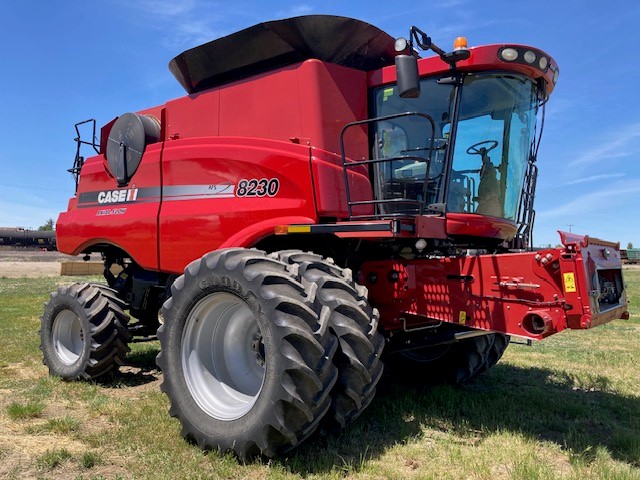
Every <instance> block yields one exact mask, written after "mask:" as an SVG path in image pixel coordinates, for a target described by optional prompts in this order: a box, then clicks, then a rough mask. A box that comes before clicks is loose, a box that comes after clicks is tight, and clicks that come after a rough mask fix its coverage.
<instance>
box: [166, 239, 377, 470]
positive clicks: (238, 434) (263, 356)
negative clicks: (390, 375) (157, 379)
mask: <svg viewBox="0 0 640 480" xmlns="http://www.w3.org/2000/svg"><path fill="white" fill-rule="evenodd" d="M311 270H318V271H317V272H316V273H317V275H318V276H319V277H321V278H312V276H313V275H312V272H311ZM325 284H326V285H325ZM334 290H339V291H342V292H345V293H344V294H341V293H339V292H334ZM359 291H360V293H358V288H357V286H356V285H355V284H354V283H353V281H352V280H351V279H350V277H349V275H348V273H347V271H346V270H343V269H339V268H338V267H335V266H334V265H333V264H332V263H330V262H327V261H325V260H323V259H322V258H321V257H318V256H315V255H313V254H304V253H303V252H299V251H290V252H279V253H276V254H272V255H267V254H265V253H264V252H261V251H258V250H246V249H229V250H222V251H216V252H212V253H210V254H207V255H205V256H204V257H203V258H201V259H199V260H196V261H194V262H192V263H191V264H189V266H187V268H186V269H185V273H184V275H183V276H181V277H179V278H178V279H177V280H176V282H175V283H174V284H173V286H172V292H171V298H170V299H169V300H167V302H166V303H165V305H164V307H163V315H164V318H165V323H164V325H163V326H162V327H161V328H160V330H159V331H158V338H159V340H160V342H161V344H162V348H161V351H160V354H159V355H158V359H157V362H158V365H159V366H160V367H161V369H162V370H163V373H164V380H163V383H162V386H161V388H162V391H163V392H165V393H166V394H167V395H168V397H169V400H170V403H171V407H170V413H171V415H173V416H175V417H178V418H179V419H180V421H181V423H182V429H183V430H182V433H183V435H184V436H185V437H187V438H189V439H191V440H193V441H194V442H196V443H197V444H198V445H199V446H200V447H201V448H205V449H216V450H220V451H222V452H227V451H231V452H234V453H235V454H236V455H238V456H239V457H240V458H242V459H249V458H252V457H254V456H257V455H264V456H269V457H270V456H274V455H277V454H279V453H282V452H286V451H287V450H289V449H291V448H293V447H295V446H296V445H298V444H299V443H300V442H301V441H303V440H304V439H305V438H307V437H308V436H309V435H311V434H312V433H313V432H314V431H315V430H316V429H318V427H319V426H322V429H326V430H336V429H339V428H340V427H342V426H344V425H346V424H347V423H349V422H351V421H353V420H354V419H355V418H357V416H358V415H359V414H360V413H361V412H362V410H363V409H364V408H365V407H366V406H367V405H368V404H369V403H370V401H371V398H372V397H373V392H374V391H375V384H376V383H377V382H378V380H379V378H380V375H381V373H382V364H381V363H380V360H379V354H380V351H381V348H382V347H381V345H382V343H381V342H382V339H381V337H379V334H378V332H377V312H376V313H375V314H374V311H373V309H371V307H370V306H369V305H368V303H367V302H366V299H365V296H366V291H363V290H362V289H361V288H360V290H359ZM345 311H346V312H348V313H347V315H346V317H347V320H346V321H345V320H344V318H343V317H344V313H343V312H345ZM356 311H357V315H359V317H357V315H356V313H355V312H356ZM356 317H357V318H356ZM352 337H354V338H356V340H353V339H352ZM354 350H356V351H357V352H356V353H354Z"/></svg>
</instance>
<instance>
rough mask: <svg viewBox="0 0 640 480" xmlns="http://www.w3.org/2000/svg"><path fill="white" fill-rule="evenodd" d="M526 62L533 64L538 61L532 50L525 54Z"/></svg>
mask: <svg viewBox="0 0 640 480" xmlns="http://www.w3.org/2000/svg"><path fill="white" fill-rule="evenodd" d="M524 61H525V62H527V63H533V62H535V61H536V54H535V53H533V52H532V51H531V50H527V51H526V52H524Z"/></svg>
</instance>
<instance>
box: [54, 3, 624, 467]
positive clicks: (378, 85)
mask: <svg viewBox="0 0 640 480" xmlns="http://www.w3.org/2000/svg"><path fill="white" fill-rule="evenodd" d="M418 49H422V50H429V49H430V50H432V51H434V52H435V53H436V55H435V56H432V57H429V58H419V56H418V53H417V51H418ZM169 68H170V70H171V71H172V73H173V74H174V75H175V76H176V78H177V79H178V81H179V82H180V83H181V84H182V85H183V87H184V88H185V89H186V91H187V93H188V95H187V96H185V97H182V98H178V99H175V100H171V101H168V102H167V103H166V104H164V105H161V106H158V107H154V108H149V109H147V110H144V111H141V112H137V113H126V114H124V115H122V116H120V117H118V118H116V119H115V120H114V121H112V122H110V123H108V124H107V125H105V126H104V127H102V129H101V132H100V135H99V136H100V142H99V146H98V142H97V138H96V134H95V122H94V136H93V139H92V141H91V142H87V141H83V140H81V139H80V135H78V138H77V139H76V140H77V142H78V153H77V155H76V162H75V165H74V167H73V168H72V169H71V172H72V173H73V174H74V175H75V178H76V185H77V191H76V194H75V196H74V197H72V198H71V199H70V201H69V207H68V209H67V211H66V212H63V213H61V214H60V217H59V219H58V222H57V240H58V248H59V250H60V251H61V252H65V253H69V254H79V253H90V252H101V253H102V255H103V258H104V263H105V270H104V272H105V279H106V283H107V285H97V284H86V283H84V284H74V285H71V286H67V287H61V288H60V289H59V290H58V291H57V292H56V293H53V294H52V296H51V300H50V301H49V303H48V304H47V305H46V307H45V311H44V315H43V316H42V329H41V340H42V351H43V354H44V359H45V363H46V364H47V365H48V367H49V370H50V372H51V373H52V374H54V375H58V376H60V377H62V378H65V379H76V378H84V379H92V378H96V377H99V376H101V375H103V374H105V373H107V372H109V371H111V370H113V369H114V368H115V369H117V368H118V366H119V365H121V364H122V363H123V362H124V361H125V355H126V353H127V352H128V350H129V348H128V346H127V344H128V342H129V341H131V340H132V338H133V337H139V338H138V339H144V338H155V337H153V336H154V335H155V333H156V330H157V336H158V338H159V340H160V344H161V350H160V353H159V355H158V359H157V362H158V365H159V366H160V368H161V369H162V371H163V376H164V378H163V383H162V390H163V391H164V392H165V393H166V394H167V395H168V397H169V399H170V402H171V409H170V413H171V415H173V416H176V417H178V418H179V419H180V421H181V422H182V425H183V434H184V435H185V436H186V437H188V438H190V439H192V440H194V441H195V442H197V444H198V445H200V446H201V447H202V448H213V449H219V450H221V451H233V452H235V453H236V454H237V455H238V456H239V457H241V458H247V457H252V456H255V455H260V454H262V455H266V456H273V455H277V454H279V453H281V452H284V451H287V450H289V449H291V448H293V447H295V446H296V445H297V444H299V443H300V442H301V441H303V440H304V439H305V438H307V437H308V436H309V435H310V434H311V433H312V432H314V431H315V430H316V429H317V428H320V429H322V430H324V431H335V430H339V429H340V428H343V427H345V426H346V425H347V424H349V423H350V422H352V421H353V420H354V419H356V418H357V417H358V416H359V415H360V414H361V413H362V411H363V410H364V409H365V408H366V407H367V405H369V403H370V402H371V400H372V398H373V396H374V394H375V388H376V384H377V382H378V380H379V379H380V377H381V374H382V363H381V355H382V351H383V347H384V351H385V362H386V363H387V364H388V365H390V366H391V367H392V368H393V367H399V368H398V372H399V374H402V373H405V374H406V375H410V376H411V377H412V378H413V379H415V381H416V382H431V381H436V380H437V381H445V382H450V383H461V382H465V381H468V380H470V379H472V378H473V377H475V376H476V375H478V374H480V373H482V372H484V371H486V370H487V369H488V368H491V367H492V366H493V365H495V363H496V362H497V361H498V360H499V358H500V357H501V355H502V353H503V352H504V350H505V348H506V347H507V345H508V343H509V338H510V337H509V336H510V335H516V336H518V337H524V338H527V339H535V340H540V339H543V338H545V337H548V336H549V335H553V334H555V333H557V332H559V331H561V330H564V329H565V328H574V329H586V328H590V327H593V326H596V325H601V324H603V323H606V322H608V321H610V320H613V319H616V318H628V312H627V301H626V295H625V290H624V285H623V279H622V270H621V261H620V250H619V245H618V244H615V243H610V242H605V241H602V240H597V239H594V238H589V237H587V236H578V235H572V234H568V233H560V236H561V241H562V244H563V247H562V248H553V249H544V250H537V251H533V249H532V248H531V247H532V240H531V232H532V227H533V221H534V209H533V200H534V191H535V184H536V176H537V168H536V163H535V161H536V155H537V151H538V145H539V142H540V136H541V130H542V127H541V125H542V120H543V117H544V105H545V103H546V101H547V100H548V98H549V96H550V94H551V92H552V91H553V88H554V86H555V84H556V81H557V79H558V67H557V65H556V63H555V61H554V60H553V59H552V58H551V57H550V56H549V55H547V54H546V53H544V52H542V51H540V50H538V49H535V48H531V47H528V46H523V45H511V44H500V45H487V46H481V47H475V48H467V45H466V40H464V39H463V38H459V39H456V42H455V46H454V50H453V51H452V52H445V51H443V50H441V49H440V48H438V47H437V46H436V45H434V44H433V43H432V42H431V39H430V38H429V37H428V36H427V35H426V34H424V33H423V32H422V31H420V30H419V29H418V28H416V27H412V28H411V29H410V35H409V38H408V40H407V39H403V38H400V39H398V40H394V39H393V38H392V37H390V36H389V35H388V34H386V33H384V32H382V31H381V30H379V29H378V28H376V27H373V26H371V25H369V24H367V23H364V22H361V21H358V20H354V19H349V18H343V17H334V16H322V15H318V16H304V17H297V18H291V19H286V20H279V21H272V22H266V23H262V24H259V25H256V26H254V27H251V28H248V29H246V30H243V31H241V32H238V33H235V34H233V35H230V36H228V37H224V38H221V39H219V40H216V41H213V42H210V43H207V44H204V45H201V46H199V47H196V48H193V49H191V50H188V51H186V52H184V53H182V54H180V55H178V56H177V57H176V58H174V59H173V60H172V61H171V62H170V64H169ZM77 128H78V126H76V129H77ZM87 143H88V144H91V145H92V146H93V147H94V148H95V150H96V155H95V156H93V157H91V158H87V159H86V160H85V159H84V158H83V157H81V156H80V147H81V145H82V144H87ZM160 311H161V315H159V312H160ZM126 312H128V313H126ZM130 318H132V319H133V320H132V321H131V322H130ZM160 319H161V320H160Z"/></svg>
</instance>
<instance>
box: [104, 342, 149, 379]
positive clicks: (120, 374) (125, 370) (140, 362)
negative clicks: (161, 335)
mask: <svg viewBox="0 0 640 480" xmlns="http://www.w3.org/2000/svg"><path fill="white" fill-rule="evenodd" d="M159 351H160V348H159V347H156V346H150V345H148V346H146V348H144V349H136V350H134V351H132V352H129V353H128V354H127V356H126V364H125V365H123V366H121V367H120V368H119V369H118V370H116V371H114V372H112V374H111V375H106V376H105V377H104V378H101V379H99V384H100V385H101V386H103V387H106V388H122V387H137V386H140V385H145V384H147V383H151V382H155V381H156V380H158V379H159V378H160V370H159V369H158V367H157V365H156V355H158V352H159Z"/></svg>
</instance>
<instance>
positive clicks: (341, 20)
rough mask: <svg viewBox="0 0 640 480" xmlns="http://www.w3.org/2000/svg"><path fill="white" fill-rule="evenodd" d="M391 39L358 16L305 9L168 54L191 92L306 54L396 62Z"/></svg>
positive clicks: (362, 62) (362, 66)
mask: <svg viewBox="0 0 640 480" xmlns="http://www.w3.org/2000/svg"><path fill="white" fill-rule="evenodd" d="M394 41H395V40H394V38H393V37H391V36H390V35H389V34H387V33H385V32H383V31H382V30H380V29H379V28H377V27H374V26H373V25H370V24H368V23H366V22H362V21H360V20H356V19H353V18H347V17H338V16H333V15H305V16H301V17H294V18H287V19H284V20H274V21H270V22H264V23H259V24H257V25H254V26H253V27H249V28H246V29H244V30H241V31H239V32H237V33H233V34H231V35H229V36H226V37H223V38H220V39H218V40H214V41H212V42H208V43H205V44H203V45H200V46H199V47H194V48H192V49H190V50H187V51H185V52H182V53H181V54H180V55H178V56H177V57H175V58H174V59H173V60H171V62H169V70H171V73H173V75H174V76H175V77H176V79H177V80H178V82H180V84H181V85H182V86H183V87H184V89H185V90H186V91H187V93H189V94H191V93H197V92H201V91H203V90H206V89H208V88H211V87H215V86H218V85H222V84H225V83H228V82H231V81H234V80H238V79H241V78H245V77H249V76H251V75H255V74H258V73H262V72H267V71H269V70H273V69H275V68H278V67H282V66H285V65H290V64H293V63H297V62H301V61H304V60H307V59H310V58H317V59H318V60H322V61H325V62H331V63H336V64H338V65H342V66H346V67H351V68H356V69H358V70H364V71H369V70H375V69H378V68H381V67H384V66H387V65H393V64H394V57H395V51H394Z"/></svg>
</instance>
